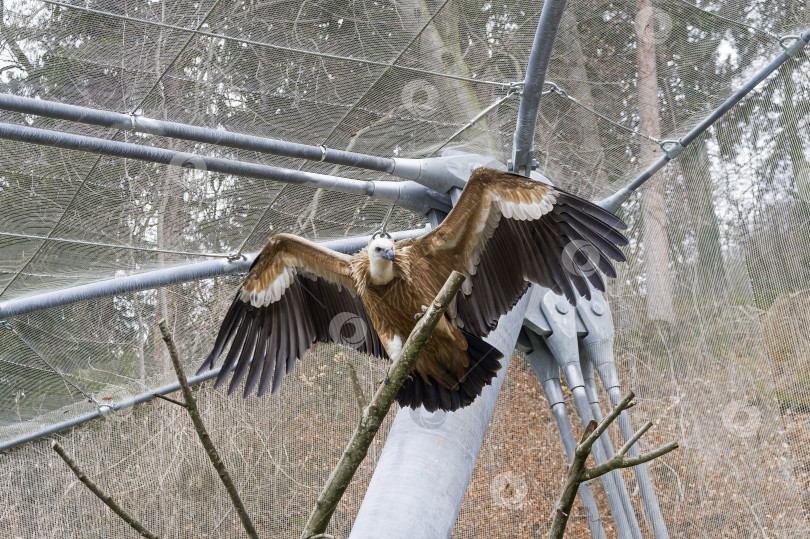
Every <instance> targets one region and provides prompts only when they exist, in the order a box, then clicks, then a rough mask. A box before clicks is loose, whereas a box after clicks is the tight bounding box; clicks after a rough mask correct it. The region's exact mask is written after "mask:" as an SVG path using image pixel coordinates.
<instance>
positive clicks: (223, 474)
mask: <svg viewBox="0 0 810 539" xmlns="http://www.w3.org/2000/svg"><path fill="white" fill-rule="evenodd" d="M158 326H159V327H160V332H161V333H162V334H163V340H164V341H165V342H166V348H168V349H169V357H170V358H171V360H172V365H173V366H174V372H175V373H176V374H177V381H178V382H180V388H181V389H182V391H183V400H185V401H186V403H185V406H184V407H185V409H186V410H188V415H190V416H191V422H192V423H193V424H194V430H196V431H197V436H199V438H200V442H201V443H202V445H203V448H204V449H205V452H206V454H207V455H208V458H209V459H210V460H211V464H213V465H214V469H215V470H216V471H217V475H219V478H220V479H221V480H222V484H223V485H225V490H227V491H228V495H229V496H230V497H231V502H232V503H233V506H234V509H236V513H237V514H238V515H239V519H240V520H241V521H242V526H244V528H245V531H246V532H247V534H248V536H249V537H252V538H254V539H259V534H258V533H256V528H255V527H254V526H253V522H252V521H251V520H250V516H248V514H247V510H246V509H245V505H244V504H243V503H242V498H240V497H239V492H238V491H237V490H236V485H234V483H233V480H232V479H231V475H230V474H229V473H228V470H227V468H225V463H224V462H222V459H221V458H220V457H219V453H218V452H217V449H216V447H214V442H212V441H211V437H210V436H209V435H208V431H207V430H206V428H205V425H204V424H203V421H202V417H201V416H200V412H199V410H198V409H197V401H196V400H195V399H194V395H193V394H192V392H191V386H189V385H188V380H187V379H186V374H185V373H184V372H183V366H182V365H181V364H180V356H179V355H178V354H177V348H176V347H175V346H174V339H172V334H171V332H170V331H169V326H168V325H166V321H165V320H161V321H160V322H159V323H158ZM178 404H180V403H178Z"/></svg>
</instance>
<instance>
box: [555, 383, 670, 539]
mask: <svg viewBox="0 0 810 539" xmlns="http://www.w3.org/2000/svg"><path fill="white" fill-rule="evenodd" d="M634 398H635V394H634V393H633V392H632V391H631V392H630V393H628V394H627V396H626V397H624V399H622V401H621V402H620V403H619V404H617V405H616V406H615V407H614V408H613V410H611V412H610V413H609V414H608V415H607V416H606V417H605V418H604V419H603V420H602V421H600V422H599V424H597V423H596V421H591V422H590V423H588V426H587V427H586V428H585V433H584V434H583V435H582V439H581V440H580V442H579V444H578V445H577V448H576V451H574V459H573V460H572V461H571V465H570V466H569V467H568V478H567V479H566V481H565V486H564V487H563V491H562V493H561V494H560V499H559V501H558V502H557V507H556V508H555V510H554V520H553V521H552V523H551V532H550V534H549V537H551V539H562V536H563V534H564V533H565V526H566V525H567V524H568V516H569V515H570V514H571V507H572V506H573V505H574V498H575V497H576V495H577V490H578V488H579V485H580V483H583V482H585V481H588V480H590V479H594V478H597V477H599V476H602V475H604V474H606V473H608V472H612V471H613V470H617V469H619V468H631V467H633V466H637V465H639V464H644V463H645V462H649V461H651V460H653V459H656V458H658V457H660V456H662V455H666V454H667V453H669V452H670V451H672V450H674V449H677V448H678V442H670V443H668V444H666V445H663V446H661V447H659V448H658V449H656V450H654V451H650V452H648V453H644V454H643V455H639V456H637V457H627V456H625V455H626V453H627V451H628V450H629V449H630V448H631V447H632V446H633V444H634V443H636V442H637V441H638V439H639V438H641V436H642V435H643V434H644V433H645V432H647V430H648V429H649V428H650V427H651V426H652V423H650V422H647V423H646V424H645V425H644V426H643V427H641V428H640V429H639V430H638V432H636V433H635V434H634V435H633V436H632V438H630V439H629V440H627V443H625V444H624V445H623V446H622V448H621V449H620V450H619V452H618V453H616V455H615V456H614V457H613V458H612V459H610V460H608V461H606V462H603V463H602V464H598V465H596V466H592V467H588V466H586V465H585V461H586V459H587V458H588V455H589V454H590V453H591V447H592V446H593V444H594V443H595V442H596V440H597V439H598V438H599V437H600V436H601V435H602V433H604V432H605V431H606V430H607V428H608V427H609V426H610V424H611V423H613V421H614V420H615V419H616V418H617V417H619V414H621V413H622V412H623V411H624V410H627V409H628V408H630V407H632V406H633V405H634V403H633V402H632V400H633V399H634Z"/></svg>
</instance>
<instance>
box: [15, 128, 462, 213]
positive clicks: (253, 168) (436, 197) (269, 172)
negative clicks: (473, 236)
mask: <svg viewBox="0 0 810 539" xmlns="http://www.w3.org/2000/svg"><path fill="white" fill-rule="evenodd" d="M0 139H7V140H16V141H18V142H29V143H33V144H41V145H43V146H52V147H55V148H62V149H69V150H79V151H84V152H91V153H96V154H102V155H112V156H115V157H124V158H127V159H138V160H140V161H148V162H152V163H161V164H164V165H172V166H177V167H187V168H193V169H197V170H210V171H212V172H222V173H225V174H234V175H237V176H246V177H249V178H260V179H269V180H274V181H278V182H284V183H292V184H296V185H309V186H311V187H321V188H323V189H327V190H330V191H339V192H342V193H351V194H356V195H366V196H370V197H373V198H378V199H381V200H387V201H389V202H393V203H395V204H397V205H399V206H402V207H403V208H407V209H409V210H411V211H414V212H416V213H419V214H422V215H424V214H426V213H427V212H428V211H430V210H431V209H434V208H436V209H440V210H442V211H450V199H449V198H448V197H447V195H445V194H442V193H438V192H436V191H434V190H432V189H428V188H427V187H425V186H423V185H420V184H418V183H416V182H413V181H396V182H376V181H362V180H353V179H349V178H340V177H338V176H329V175H326V174H317V173H314V172H303V171H299V170H290V169H286V168H279V167H273V166H270V165H260V164H258V163H248V162H245V161H234V160H230V159H223V158H219V157H207V156H203V155H196V154H191V153H185V152H176V151H173V150H166V149H163V148H155V147H152V146H141V145H139V144H130V143H127V142H117V141H113V140H105V139H100V138H94V137H86V136H83V135H74V134H71V133H59V132H57V131H49V130H47V129H37V128H34V127H27V126H21V125H14V124H7V123H0Z"/></svg>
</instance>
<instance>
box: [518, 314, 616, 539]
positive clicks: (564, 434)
mask: <svg viewBox="0 0 810 539" xmlns="http://www.w3.org/2000/svg"><path fill="white" fill-rule="evenodd" d="M526 334H527V336H528V339H529V342H530V344H531V347H532V350H531V351H530V352H528V353H527V354H526V359H527V360H528V361H529V365H531V366H532V369H533V370H534V374H535V375H537V379H538V380H540V383H541V384H542V386H543V391H544V392H545V394H546V398H547V399H548V404H549V406H550V407H551V411H552V412H553V413H554V419H555V420H556V421H557V429H558V430H559V431H560V438H561V439H562V443H563V448H565V454H566V455H567V456H568V462H571V461H572V460H573V459H574V451H575V450H576V446H577V441H576V438H574V431H573V430H571V420H570V418H569V417H568V412H567V411H566V409H565V398H564V397H563V392H562V385H561V384H560V368H559V366H558V365H557V363H556V362H555V361H554V357H552V355H551V351H550V350H549V349H548V347H547V346H546V344H545V343H544V342H543V339H542V338H541V337H540V336H538V335H536V334H535V333H534V331H532V330H530V329H528V328H527V331H526ZM578 492H579V498H580V500H582V506H583V507H584V508H585V514H586V516H587V518H588V526H589V527H590V529H591V537H593V539H604V538H605V529H604V527H603V526H602V520H601V518H600V517H599V509H598V508H597V507H596V500H595V499H594V497H593V492H591V487H590V481H587V482H585V483H582V484H581V485H579V489H578Z"/></svg>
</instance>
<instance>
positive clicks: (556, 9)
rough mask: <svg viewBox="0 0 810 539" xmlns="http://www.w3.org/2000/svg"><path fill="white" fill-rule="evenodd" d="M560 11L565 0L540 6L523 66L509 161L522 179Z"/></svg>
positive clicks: (529, 161) (529, 160)
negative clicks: (538, 19)
mask: <svg viewBox="0 0 810 539" xmlns="http://www.w3.org/2000/svg"><path fill="white" fill-rule="evenodd" d="M563 11H565V0H546V1H545V2H544V3H543V11H542V12H541V13H540V22H539V23H538V24H537V32H536V33H535V34H534V42H533V43H532V51H531V53H530V54H529V65H528V66H526V80H525V81H524V83H523V94H522V96H521V98H520V107H519V108H518V117H517V125H516V127H515V137H514V142H513V145H512V162H511V163H510V168H509V169H510V170H511V171H512V172H516V173H518V174H523V175H524V176H528V175H529V173H530V172H531V170H532V165H533V159H532V146H533V145H534V131H535V128H536V127H537V111H538V110H539V108H540V99H541V97H542V95H543V83H544V82H545V80H546V70H547V69H548V63H549V60H550V59H551V50H552V48H553V47H554V39H555V38H556V37H557V28H558V27H559V26H560V20H561V19H562V15H563Z"/></svg>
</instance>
